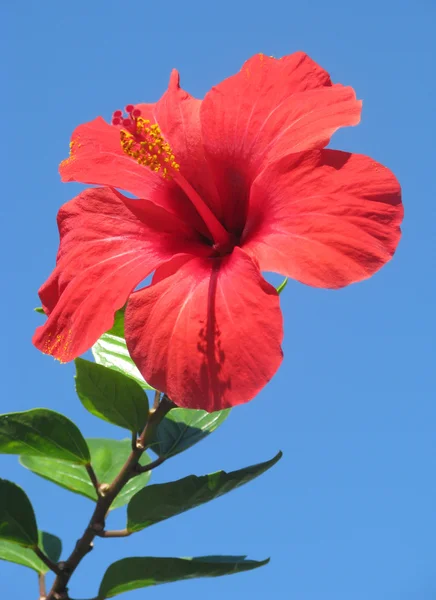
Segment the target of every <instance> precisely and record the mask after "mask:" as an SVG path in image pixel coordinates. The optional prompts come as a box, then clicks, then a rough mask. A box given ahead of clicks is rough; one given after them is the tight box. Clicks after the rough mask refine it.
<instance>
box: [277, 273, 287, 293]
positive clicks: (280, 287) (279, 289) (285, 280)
mask: <svg viewBox="0 0 436 600" xmlns="http://www.w3.org/2000/svg"><path fill="white" fill-rule="evenodd" d="M287 285H288V278H287V277H285V278H284V279H283V281H282V282H281V284H280V285H279V286H278V288H277V293H278V294H279V296H280V294H281V293H282V292H283V290H284V289H285V287H286V286H287Z"/></svg>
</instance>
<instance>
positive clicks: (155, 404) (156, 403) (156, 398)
mask: <svg viewBox="0 0 436 600" xmlns="http://www.w3.org/2000/svg"><path fill="white" fill-rule="evenodd" d="M159 403H160V392H158V391H157V390H156V391H155V392H154V402H153V408H154V409H155V410H156V408H157V407H158V406H159Z"/></svg>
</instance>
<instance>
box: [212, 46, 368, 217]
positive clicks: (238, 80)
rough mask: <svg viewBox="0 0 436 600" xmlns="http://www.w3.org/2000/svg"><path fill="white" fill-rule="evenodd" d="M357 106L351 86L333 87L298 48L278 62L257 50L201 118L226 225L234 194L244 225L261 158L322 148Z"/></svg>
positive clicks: (353, 117) (356, 114) (355, 116)
mask: <svg viewBox="0 0 436 600" xmlns="http://www.w3.org/2000/svg"><path fill="white" fill-rule="evenodd" d="M360 111H361V103H360V102H358V101H357V100H356V98H355V94H354V91H353V89H352V88H346V87H344V86H341V85H335V86H331V82H330V79H329V77H328V74H327V73H326V72H325V71H324V70H323V69H321V67H319V66H318V65H317V64H316V63H314V62H313V61H312V60H311V59H310V58H309V57H308V56H307V55H305V54H303V53H300V52H299V53H296V54H293V55H291V56H288V57H285V58H283V59H280V60H276V59H270V58H267V57H263V58H262V57H261V56H255V57H253V58H252V59H250V60H249V61H248V62H247V63H246V64H245V65H244V66H243V68H242V69H241V71H240V72H239V73H237V74H236V75H234V76H233V77H230V78H229V79H226V80H225V81H223V82H222V83H220V84H219V85H217V86H216V87H214V88H212V90H211V91H210V92H209V93H208V94H207V95H206V97H205V99H204V101H203V103H202V106H201V123H202V131H203V140H204V146H205V149H206V156H207V158H208V160H209V162H210V164H211V165H212V167H213V169H214V174H215V180H216V182H217V185H218V186H219V193H220V196H221V198H223V199H224V204H225V205H226V208H227V211H226V217H225V222H226V223H227V224H228V226H230V228H232V223H231V222H232V221H234V219H235V217H234V216H232V212H234V211H235V195H236V196H237V197H238V198H239V199H240V200H239V201H240V205H239V206H238V207H237V209H236V212H238V213H239V214H241V215H242V218H241V219H240V222H239V223H236V228H237V227H238V226H239V227H240V226H241V225H242V224H243V221H244V217H245V209H246V203H247V200H248V198H247V197H246V195H245V196H244V189H247V188H248V187H249V184H250V182H251V181H252V180H253V179H254V177H255V175H257V173H258V172H259V170H260V169H261V168H262V164H265V163H266V162H271V161H274V160H277V159H278V158H279V157H282V156H283V155H284V154H289V153H293V152H300V151H306V150H309V149H313V148H322V147H324V146H325V145H326V144H327V143H328V142H329V139H330V137H331V135H332V134H333V133H334V132H335V131H336V130H337V129H338V128H339V127H342V126H345V125H355V124H357V123H358V122H359V119H360ZM235 179H236V181H235ZM235 186H236V190H237V191H236V193H235Z"/></svg>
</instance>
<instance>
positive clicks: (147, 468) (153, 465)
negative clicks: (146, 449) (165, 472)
mask: <svg viewBox="0 0 436 600" xmlns="http://www.w3.org/2000/svg"><path fill="white" fill-rule="evenodd" d="M165 461H166V457H164V456H159V458H156V460H153V461H152V462H151V463H148V465H140V464H137V465H136V468H135V472H134V474H133V476H135V475H142V473H147V472H148V471H151V470H153V469H155V468H156V467H158V466H159V465H161V464H162V463H164V462H165Z"/></svg>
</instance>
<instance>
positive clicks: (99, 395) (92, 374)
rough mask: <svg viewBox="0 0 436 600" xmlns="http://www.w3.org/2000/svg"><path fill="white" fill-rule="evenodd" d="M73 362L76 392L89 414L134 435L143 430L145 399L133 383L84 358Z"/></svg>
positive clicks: (138, 386) (131, 380) (121, 375)
mask: <svg viewBox="0 0 436 600" xmlns="http://www.w3.org/2000/svg"><path fill="white" fill-rule="evenodd" d="M75 363H76V392H77V395H78V396H79V398H80V401H81V402H82V404H83V406H84V407H85V408H86V409H87V410H88V411H89V412H90V413H92V414H93V415H95V416H96V417H99V418H100V419H103V420H104V421H109V423H113V424H114V425H119V426H120V427H124V428H125V429H129V430H130V431H132V432H133V433H137V432H138V431H142V430H143V429H144V426H145V424H146V422H147V418H148V399H147V395H146V393H145V392H144V390H143V389H142V388H141V386H140V385H139V384H138V383H136V381H134V380H133V379H131V378H130V377H126V375H123V374H122V373H120V372H118V371H114V370H113V369H108V368H107V367H103V365H98V364H95V363H93V362H90V361H89V360H83V358H76V360H75Z"/></svg>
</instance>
